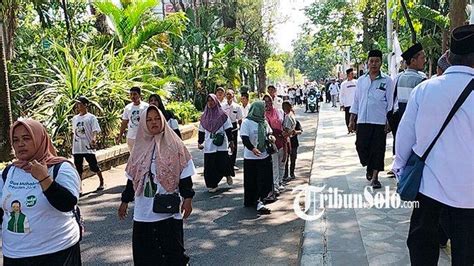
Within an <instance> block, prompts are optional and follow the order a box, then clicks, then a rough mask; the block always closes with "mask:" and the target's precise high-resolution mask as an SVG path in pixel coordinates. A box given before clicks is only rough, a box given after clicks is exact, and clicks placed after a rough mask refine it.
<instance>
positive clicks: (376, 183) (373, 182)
mask: <svg viewBox="0 0 474 266" xmlns="http://www.w3.org/2000/svg"><path fill="white" fill-rule="evenodd" d="M372 188H373V189H379V188H382V184H380V182H379V181H378V180H374V181H372Z"/></svg>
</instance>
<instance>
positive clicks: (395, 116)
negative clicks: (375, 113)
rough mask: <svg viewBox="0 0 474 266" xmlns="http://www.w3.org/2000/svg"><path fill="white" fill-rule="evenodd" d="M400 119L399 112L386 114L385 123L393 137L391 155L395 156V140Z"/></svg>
mask: <svg viewBox="0 0 474 266" xmlns="http://www.w3.org/2000/svg"><path fill="white" fill-rule="evenodd" d="M400 119H401V115H400V112H399V111H396V112H395V113H392V112H389V113H388V114H387V121H388V124H389V125H390V129H391V130H392V135H393V149H392V152H393V155H395V142H396V138H397V130H398V124H400Z"/></svg>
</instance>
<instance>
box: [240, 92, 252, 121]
mask: <svg viewBox="0 0 474 266" xmlns="http://www.w3.org/2000/svg"><path fill="white" fill-rule="evenodd" d="M240 103H241V105H240V109H241V112H242V120H243V119H244V118H246V117H247V115H248V114H249V111H250V104H249V94H248V93H247V92H243V93H241V94H240Z"/></svg>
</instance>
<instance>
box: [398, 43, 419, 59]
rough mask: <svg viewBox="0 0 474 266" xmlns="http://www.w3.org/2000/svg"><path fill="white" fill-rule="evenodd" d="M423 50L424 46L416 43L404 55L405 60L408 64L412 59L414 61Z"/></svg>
mask: <svg viewBox="0 0 474 266" xmlns="http://www.w3.org/2000/svg"><path fill="white" fill-rule="evenodd" d="M422 50H423V46H422V45H421V43H416V44H414V45H412V46H411V47H410V48H408V49H407V50H406V51H405V52H404V53H403V54H402V57H403V60H405V61H407V62H408V61H410V59H412V58H413V57H414V56H415V55H416V54H417V53H418V52H420V51H422Z"/></svg>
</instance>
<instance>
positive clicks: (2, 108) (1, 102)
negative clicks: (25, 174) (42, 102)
mask: <svg viewBox="0 0 474 266" xmlns="http://www.w3.org/2000/svg"><path fill="white" fill-rule="evenodd" d="M11 124H12V109H11V104H10V88H9V87H8V70H7V60H6V55H5V34H4V24H3V21H0V161H9V160H10V159H11V143H10V139H9V130H10V125H11Z"/></svg>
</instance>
